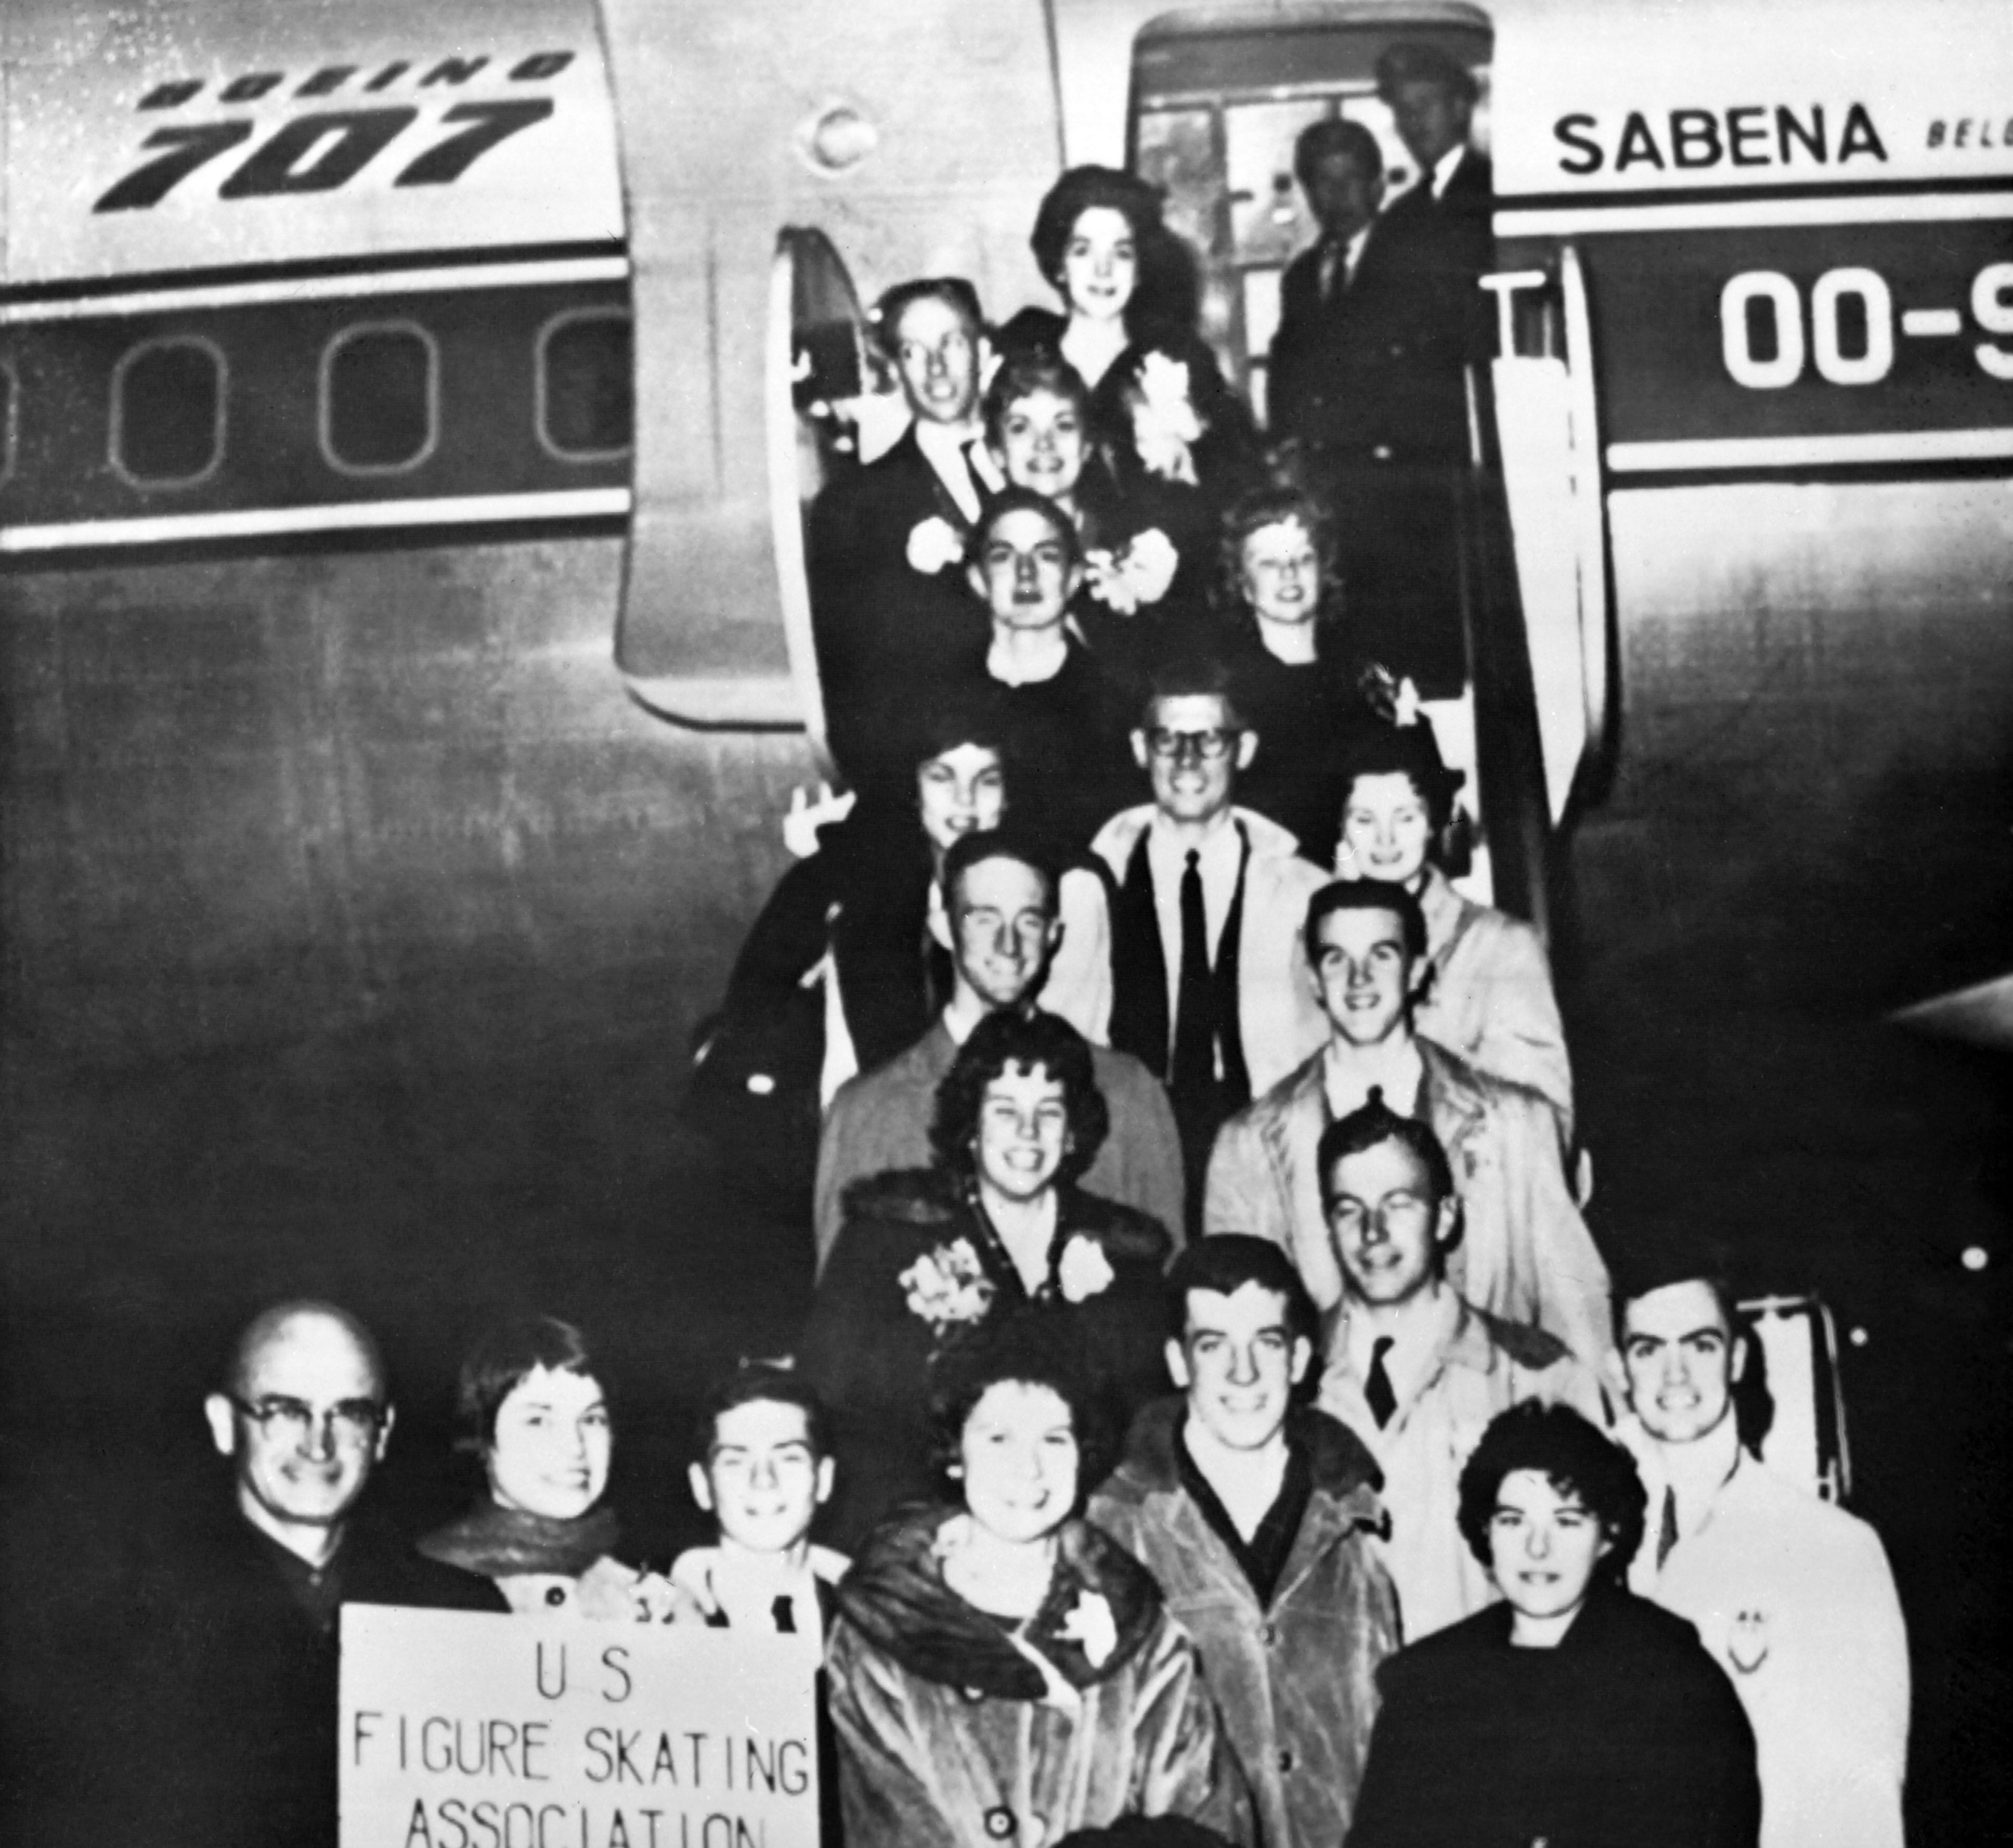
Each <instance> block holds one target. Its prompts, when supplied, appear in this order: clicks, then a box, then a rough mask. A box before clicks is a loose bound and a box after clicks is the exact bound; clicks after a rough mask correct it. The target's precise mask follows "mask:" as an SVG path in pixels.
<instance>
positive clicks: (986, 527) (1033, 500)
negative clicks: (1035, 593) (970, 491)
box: [965, 482, 1083, 565]
mask: <svg viewBox="0 0 2013 1848" xmlns="http://www.w3.org/2000/svg"><path fill="white" fill-rule="evenodd" d="M1014 513H1030V514H1040V515H1041V516H1042V518H1043V519H1044V520H1046V521H1048V523H1049V525H1050V526H1051V527H1053V528H1054V529H1055V532H1056V535H1057V537H1058V538H1059V539H1061V541H1062V542H1063V550H1064V552H1065V553H1067V555H1068V562H1069V563H1070V564H1072V565H1078V564H1082V563H1083V541H1082V539H1081V538H1079V537H1078V534H1077V530H1076V522H1075V521H1074V520H1072V519H1071V518H1070V517H1069V514H1068V513H1067V511H1066V510H1064V508H1062V507H1059V506H1057V504H1056V503H1055V502H1054V501H1053V500H1049V497H1048V496H1047V495H1046V494H1037V493H1036V492H1035V490H1034V489H1032V488H1021V487H1017V486H1015V485H1014V484H1013V483H1012V482H1009V483H1008V484H1007V485H1006V486H1005V487H1003V488H1002V489H1000V490H999V492H998V493H997V494H990V495H988V496H986V499H985V504H984V505H983V506H982V507H980V508H979V510H978V519H976V520H975V521H973V523H972V528H971V539H970V541H969V542H968V543H967V546H966V547H965V557H967V560H970V561H971V563H972V564H978V562H979V560H981V558H983V557H985V547H986V544H987V542H988V541H989V540H990V539H992V529H993V528H994V527H996V526H997V525H999V522H1000V521H1002V520H1003V519H1005V518H1006V517H1007V515H1008V514H1014Z"/></svg>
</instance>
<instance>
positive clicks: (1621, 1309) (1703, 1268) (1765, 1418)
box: [1610, 1237, 1775, 1459]
mask: <svg viewBox="0 0 2013 1848" xmlns="http://www.w3.org/2000/svg"><path fill="white" fill-rule="evenodd" d="M1730 1269H1731V1266H1730V1263H1729V1254H1728V1253H1727V1252H1725V1249H1724V1248H1722V1247H1719V1246H1718V1243H1717V1241H1712V1242H1711V1243H1710V1244H1708V1243H1706V1242H1704V1241H1700V1242H1697V1243H1694V1242H1693V1241H1689V1240H1681V1241H1678V1242H1676V1243H1675V1245H1666V1244H1664V1243H1663V1242H1661V1241H1658V1240H1657V1239H1656V1238H1654V1237H1650V1238H1648V1239H1645V1240H1641V1241H1636V1242H1633V1243H1631V1244H1628V1245H1623V1246H1621V1248H1619V1250H1618V1252H1617V1255H1616V1259H1615V1262H1614V1291H1613V1295H1611V1298H1610V1301H1611V1304H1612V1305H1613V1313H1614V1346H1615V1350H1616V1352H1621V1345H1622V1341H1623V1338H1624V1336H1625V1334H1626V1333H1627V1331H1628V1326H1629V1305H1630V1304H1631V1303H1632V1302H1640V1301H1641V1300H1642V1299H1643V1298H1644V1297H1645V1296H1647V1295H1649V1294H1650V1292H1651V1291H1654V1290H1668V1289H1669V1288H1672V1286H1673V1285H1674V1284H1701V1285H1703V1286H1704V1288H1705V1289H1706V1290H1707V1291H1708V1292H1710V1294H1711V1297H1712V1300H1713V1304H1714V1307H1715V1308H1716V1309H1718V1312H1719V1319H1720V1320H1721V1321H1722V1323H1724V1324H1725V1328H1726V1336H1727V1340H1728V1342H1729V1345H1734V1346H1739V1345H1742V1344H1743V1343H1744V1344H1745V1346H1746V1350H1747V1361H1746V1363H1744V1364H1743V1366H1742V1368H1741V1370H1740V1377H1739V1378H1738V1379H1736V1380H1734V1381H1732V1382H1731V1383H1730V1384H1729V1387H1728V1393H1729V1396H1730V1397H1731V1399H1732V1402H1733V1426H1734V1431H1735V1432H1736V1434H1737V1435H1738V1437H1739V1440H1740V1442H1741V1445H1742V1446H1743V1449H1747V1450H1748V1451H1750V1452H1752V1453H1753V1454H1754V1456H1755V1457H1756V1458H1757V1459H1758V1458H1759V1457H1760V1456H1761V1446H1762V1445H1763V1444H1764V1443H1765V1442H1767V1441H1768V1434H1769V1432H1770V1431H1772V1430H1774V1429H1775V1392H1774V1391H1773V1390H1772V1388H1770V1386H1769V1384H1768V1349H1767V1348H1765V1347H1764V1346H1763V1345H1762V1344H1761V1330H1759V1328H1757V1327H1756V1325H1755V1321H1754V1317H1753V1316H1750V1315H1747V1314H1746V1313H1743V1310H1742V1309H1741V1307H1740V1298H1739V1295H1738V1293H1737V1292H1736V1289H1735V1287H1734V1283H1733V1280H1732V1276H1731V1274H1730Z"/></svg>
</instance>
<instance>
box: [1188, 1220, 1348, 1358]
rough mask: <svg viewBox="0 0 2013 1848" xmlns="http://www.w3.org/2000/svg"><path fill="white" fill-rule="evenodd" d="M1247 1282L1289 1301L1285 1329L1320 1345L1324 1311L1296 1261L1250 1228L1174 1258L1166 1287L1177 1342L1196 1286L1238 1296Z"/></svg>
mask: <svg viewBox="0 0 2013 1848" xmlns="http://www.w3.org/2000/svg"><path fill="white" fill-rule="evenodd" d="M1246 1284H1257V1286H1258V1288H1260V1289H1261V1290H1269V1291H1271V1293H1272V1294H1273V1295H1275V1296H1277V1297H1278V1298H1281V1299H1282V1302H1284V1303H1285V1313H1286V1332H1287V1333H1288V1334H1289V1335H1291V1336H1292V1337H1293V1338H1294V1339H1295V1340H1296V1341H1306V1342H1307V1344H1308V1345H1310V1347H1318V1346H1319V1345H1320V1341H1321V1312H1320V1311H1319V1310H1318V1309H1316V1308H1315V1307H1314V1298H1312V1297H1311V1296H1310V1295H1308V1294H1307V1285H1306V1284H1304V1283H1303V1282H1302V1281H1301V1280H1300V1272H1299V1271H1298V1270H1296V1269H1294V1267H1293V1259H1290V1258H1289V1257H1288V1256H1287V1255H1286V1254H1285V1252H1282V1250H1280V1248H1278V1246H1277V1245H1275V1244H1273V1243H1272V1241H1271V1240H1270V1239H1268V1238H1254V1237H1252V1235H1251V1234H1250V1233H1248V1232H1217V1233H1213V1234H1210V1237H1207V1238H1199V1239H1197V1240H1196V1241H1195V1243H1194V1244H1193V1245H1189V1246H1187V1247H1185V1248H1184V1249H1183V1250H1182V1254H1181V1255H1180V1256H1179V1257H1178V1258H1176V1259H1175V1262H1174V1264H1173V1266H1172V1268H1171V1269H1170V1270H1169V1271H1168V1272H1167V1283H1166V1284H1165V1285H1164V1289H1165V1291H1166V1296H1167V1326H1168V1332H1169V1333H1170V1334H1172V1335H1173V1336H1174V1338H1175V1340H1177V1341H1182V1340H1185V1338H1187V1334H1188V1325H1189V1291H1191V1290H1213V1291H1215V1292H1216V1294H1217V1295H1219V1296H1235V1295H1236V1294H1237V1292H1238V1291H1239V1290H1241V1289H1242V1288H1244V1286H1245V1285H1246Z"/></svg>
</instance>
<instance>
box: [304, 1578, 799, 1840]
mask: <svg viewBox="0 0 2013 1848" xmlns="http://www.w3.org/2000/svg"><path fill="white" fill-rule="evenodd" d="M816 1671H817V1651H816V1649H815V1647H814V1646H813V1647H806V1642H805V1641H804V1640H803V1639H796V1638H789V1637H786V1636H773V1635H754V1636H751V1635H747V1634H746V1633H745V1632H740V1631H730V1630H710V1629H706V1628H703V1627H701V1626H699V1625H693V1624H680V1625H674V1626H669V1627H656V1626H649V1625H644V1624H596V1623H589V1622H560V1621H543V1620H540V1619H537V1618H525V1617H501V1616H485V1615H482V1614H480V1613H470V1612H463V1611H438V1610H392V1609H389V1608H387V1607H383V1606H371V1605H346V1606H344V1608H343V1612H342V1711H341V1735H340V1742H339V1746H338V1750H339V1753H340V1763H341V1804H342V1834H341V1844H342V1848H817V1841H818V1792H817V1746H816V1732H815V1728H814V1710H813V1677H814V1675H815V1674H816Z"/></svg>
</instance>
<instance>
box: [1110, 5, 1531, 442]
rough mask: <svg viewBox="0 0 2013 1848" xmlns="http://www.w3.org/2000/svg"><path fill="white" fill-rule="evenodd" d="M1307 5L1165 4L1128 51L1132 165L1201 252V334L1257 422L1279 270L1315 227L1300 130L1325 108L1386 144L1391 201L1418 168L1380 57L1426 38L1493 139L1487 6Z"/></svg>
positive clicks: (1477, 135) (1481, 133) (1483, 142)
mask: <svg viewBox="0 0 2013 1848" xmlns="http://www.w3.org/2000/svg"><path fill="white" fill-rule="evenodd" d="M1309 11H1311V9H1296V13H1295V14H1294V15H1293V16H1288V17H1287V18H1285V19H1284V20H1281V21H1280V23H1249V24H1246V23H1239V24H1235V25H1227V24H1225V23H1224V20H1223V17H1222V15H1221V13H1195V14H1188V15H1185V14H1180V13H1176V14H1171V15H1163V16H1161V17H1160V18H1159V19H1157V20H1155V21H1154V22H1153V23H1152V24H1150V25H1149V26H1148V27H1146V29H1145V30H1143V31H1142V32H1141V34H1139V38H1138V39H1137V41H1135V44H1134V45H1133V51H1132V122H1131V134H1132V166H1133V168H1134V170H1135V171H1136V172H1137V173H1139V174H1140V175H1141V176H1142V177H1144V178H1146V179H1148V180H1150V181H1153V183H1154V184H1156V185H1157V186H1160V187H1161V188H1164V190H1165V192H1166V193H1167V213H1166V216H1167V223H1168V224H1170V225H1171V226H1172V227H1174V229H1175V231H1178V232H1179V233H1180V234H1181V235H1182V236H1183V237H1184V238H1186V239H1187V240H1188V242H1189V244H1190V245H1192V246H1193V248H1194V249H1195V252H1196V256H1197V257H1198V258H1199V259H1200V266H1201V271H1202V280H1203V291H1202V331H1203V337H1204V338H1207V340H1209V341H1210V342H1211V344H1212V345H1214V346H1216V347H1217V349H1218V351H1219V352H1220V353H1221V354H1222V355H1223V356H1224V357H1225V360H1227V361H1228V364H1229V370H1230V371H1231V374H1232V376H1233V377H1234V378H1235V380H1236V382H1237V383H1238V384H1239V385H1240V386H1241V387H1242V389H1244V390H1245V392H1246V393H1247V394H1248V396H1249V397H1250V401H1251V404H1252V407H1253V410H1256V411H1257V413H1258V414H1259V416H1260V418H1261V419H1262V418H1264V416H1265V410H1266V406H1265V366H1266V356H1267V354H1268V352H1269V350H1270V349H1271V343H1272V335H1273V334H1274V332H1275V331H1276V329H1277V328H1278V320H1279V278H1280V277H1281V275H1282V273H1283V272H1284V271H1285V267H1286V265H1287V264H1288V263H1289V262H1291V261H1292V260H1293V258H1294V256H1296V255H1297V254H1298V253H1299V252H1300V251H1302V250H1303V249H1306V248H1307V246H1308V245H1310V244H1311V243H1312V242H1314V236H1315V227H1314V224H1313V222H1312V220H1311V219H1310V217H1309V215H1308V213H1307V202H1306V200H1305V199H1303V197H1302V196H1301V194H1300V187H1299V185H1298V184H1296V181H1295V180H1294V177H1293V142H1294V141H1295V139H1296V137H1297V136H1298V135H1299V134H1300V131H1301V130H1302V129H1303V128H1305V127H1307V125H1308V124H1310V122H1314V121H1315V120H1318V119H1319V118H1321V117H1322V116H1347V117H1349V118H1350V120H1354V121H1358V122H1360V123H1362V124H1363V125H1364V127H1367V128H1368V130H1369V131H1371V134H1374V135H1375V136H1376V138H1377V141H1378V145H1379V146H1380V147H1381V148H1382V149H1383V152H1384V163H1385V188H1386V192H1385V197H1386V202H1387V203H1388V202H1389V200H1390V199H1393V197H1395V196H1396V195H1397V193H1398V192H1400V191H1401V190H1402V189H1403V188H1404V187H1406V186H1407V185H1409V184H1411V183H1412V181H1414V179H1416V178H1417V177H1418V176H1417V174H1415V173H1414V170H1413V167H1412V163H1411V156H1410V155H1409V154H1407V152H1406V151H1405V148H1404V145H1403V143H1402V142H1401V141H1400V140H1399V139H1398V136H1397V133H1396V129H1395V128H1394V127H1393V124H1392V120H1391V112H1390V111H1389V109H1386V107H1385V106H1384V105H1383V104H1382V102H1379V101H1378V98H1377V77H1376V70H1377V60H1378V57H1379V56H1381V55H1382V52H1383V51H1384V49H1385V48H1386V46H1387V45H1390V44H1392V43H1393V41H1396V40H1398V39H1401V38H1402V39H1408V40H1427V41H1431V42H1432V43H1433V44H1436V45H1439V46H1441V47H1442V48H1443V49H1445V50H1446V51H1447V52H1450V53H1451V54H1452V55H1453V56H1454V57H1456V58H1457V59H1460V60H1461V63H1464V64H1465V65H1467V66H1468V67H1469V68H1470V69H1471V70H1474V71H1475V73H1476V75H1477V77H1478V78H1479V79H1480V80H1481V81H1482V100H1481V102H1479V103H1478V105H1477V106H1476V109H1475V121H1474V124H1473V127H1472V129H1471V134H1472V136H1473V138H1474V139H1475V142H1476V143H1477V145H1479V146H1482V147H1484V148H1486V146H1487V145H1488V109H1489V99H1488V70H1487V65H1488V62H1489V53H1490V49H1491V46H1492V45H1493V32H1492V30H1491V28H1490V26H1489V19H1488V16H1487V15H1486V13H1482V11H1480V10H1479V9H1476V8H1474V7H1470V6H1466V5H1459V4H1453V5H1446V4H1438V5H1421V6H1420V7H1419V9H1418V13H1417V15H1416V16H1414V17H1411V18H1407V16H1406V15H1405V13H1404V12H1403V11H1402V10H1400V9H1396V8H1386V7H1379V8H1378V9H1377V10H1376V15H1375V17H1360V18H1354V19H1352V18H1351V17H1350V16H1349V14H1348V13H1346V12H1345V11H1344V10H1343V9H1340V8H1337V9H1335V16H1334V17H1333V18H1332V19H1329V20H1319V19H1310V18H1308V17H1307V12H1309Z"/></svg>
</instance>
